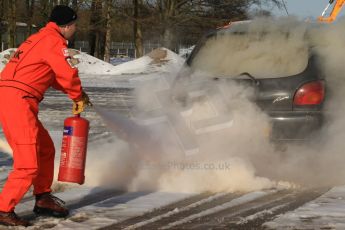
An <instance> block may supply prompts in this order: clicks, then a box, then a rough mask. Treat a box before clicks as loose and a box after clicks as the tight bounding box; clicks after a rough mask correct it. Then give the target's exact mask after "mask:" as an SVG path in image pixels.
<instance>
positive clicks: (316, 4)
mask: <svg viewBox="0 0 345 230" xmlns="http://www.w3.org/2000/svg"><path fill="white" fill-rule="evenodd" d="M328 2H329V0H285V4H286V6H287V9H288V12H289V14H292V15H297V16H299V17H301V18H308V17H311V18H317V17H318V16H320V15H321V13H322V11H323V10H324V9H325V7H326V6H327V4H328ZM331 10H332V7H330V8H329V10H328V13H330V12H331ZM273 12H274V14H276V15H286V12H285V10H284V9H281V10H278V9H274V10H273ZM344 15H345V7H344V8H343V10H342V11H341V13H340V14H339V16H338V17H342V16H344Z"/></svg>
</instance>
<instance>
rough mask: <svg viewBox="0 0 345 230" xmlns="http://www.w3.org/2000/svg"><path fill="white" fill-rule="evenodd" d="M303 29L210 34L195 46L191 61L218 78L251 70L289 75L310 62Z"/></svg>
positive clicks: (268, 75)
mask: <svg viewBox="0 0 345 230" xmlns="http://www.w3.org/2000/svg"><path fill="white" fill-rule="evenodd" d="M307 47H308V46H307V43H306V42H305V38H304V30H303V29H301V30H298V29H297V30H293V29H289V30H284V29H282V30H280V29H279V28H274V29H273V30H272V31H267V30H266V29H254V30H250V29H248V28H247V29H243V26H242V27H241V29H240V30H238V29H233V28H231V29H228V30H219V31H217V32H215V33H214V34H210V35H208V36H207V37H205V38H204V40H203V41H201V42H200V43H199V45H198V46H197V47H196V48H195V52H194V54H192V56H191V60H189V61H188V64H189V65H190V66H191V67H192V69H193V70H199V71H202V72H206V73H208V74H210V75H211V76H217V77H222V76H224V77H236V76H239V75H241V74H242V73H249V74H250V75H252V76H253V77H255V78H276V77H286V76H291V75H295V74H298V73H301V72H302V71H303V70H304V69H305V68H306V66H307V64H308V48H307Z"/></svg>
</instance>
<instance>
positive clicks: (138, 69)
mask: <svg viewBox="0 0 345 230" xmlns="http://www.w3.org/2000/svg"><path fill="white" fill-rule="evenodd" d="M11 51H15V49H8V50H5V51H4V52H2V53H0V71H1V70H2V69H3V67H4V66H5V64H6V63H7V59H8V58H9V55H10V52H11ZM69 51H70V55H71V56H72V57H73V64H74V65H75V66H76V67H77V68H78V70H79V73H80V75H84V76H83V77H86V76H92V77H94V75H129V74H149V73H154V72H170V71H171V70H176V69H179V68H180V67H181V66H182V64H183V62H184V59H183V58H181V57H180V56H178V55H177V54H176V53H174V52H172V51H170V50H168V49H165V48H159V49H156V50H153V51H152V52H151V53H149V54H148V55H146V56H143V57H141V58H138V59H135V60H133V61H129V62H126V63H123V64H120V65H117V66H113V65H112V64H110V63H107V62H105V61H102V60H100V59H98V58H95V57H93V56H91V55H88V54H87V53H81V52H79V51H78V50H73V49H70V50H69Z"/></svg>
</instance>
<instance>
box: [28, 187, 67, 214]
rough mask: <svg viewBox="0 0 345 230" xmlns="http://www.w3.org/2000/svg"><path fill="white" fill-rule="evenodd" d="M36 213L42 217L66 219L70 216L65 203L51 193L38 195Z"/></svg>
mask: <svg viewBox="0 0 345 230" xmlns="http://www.w3.org/2000/svg"><path fill="white" fill-rule="evenodd" d="M33 211H34V213H36V215H42V216H53V217H60V218H63V217H66V216H68V214H69V211H68V209H67V208H66V207H65V202H63V201H62V200H60V199H59V198H57V197H56V196H53V195H52V194H50V193H49V192H47V193H42V194H38V195H36V203H35V207H34V210H33Z"/></svg>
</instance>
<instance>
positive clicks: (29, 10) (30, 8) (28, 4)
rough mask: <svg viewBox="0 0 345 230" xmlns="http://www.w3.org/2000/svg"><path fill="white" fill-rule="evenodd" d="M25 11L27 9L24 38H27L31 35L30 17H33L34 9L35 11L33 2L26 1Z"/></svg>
mask: <svg viewBox="0 0 345 230" xmlns="http://www.w3.org/2000/svg"><path fill="white" fill-rule="evenodd" d="M26 9H27V15H26V16H27V20H26V21H27V25H28V28H27V33H26V36H27V37H28V36H29V35H30V34H32V19H33V18H32V17H33V15H34V9H35V0H26Z"/></svg>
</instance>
